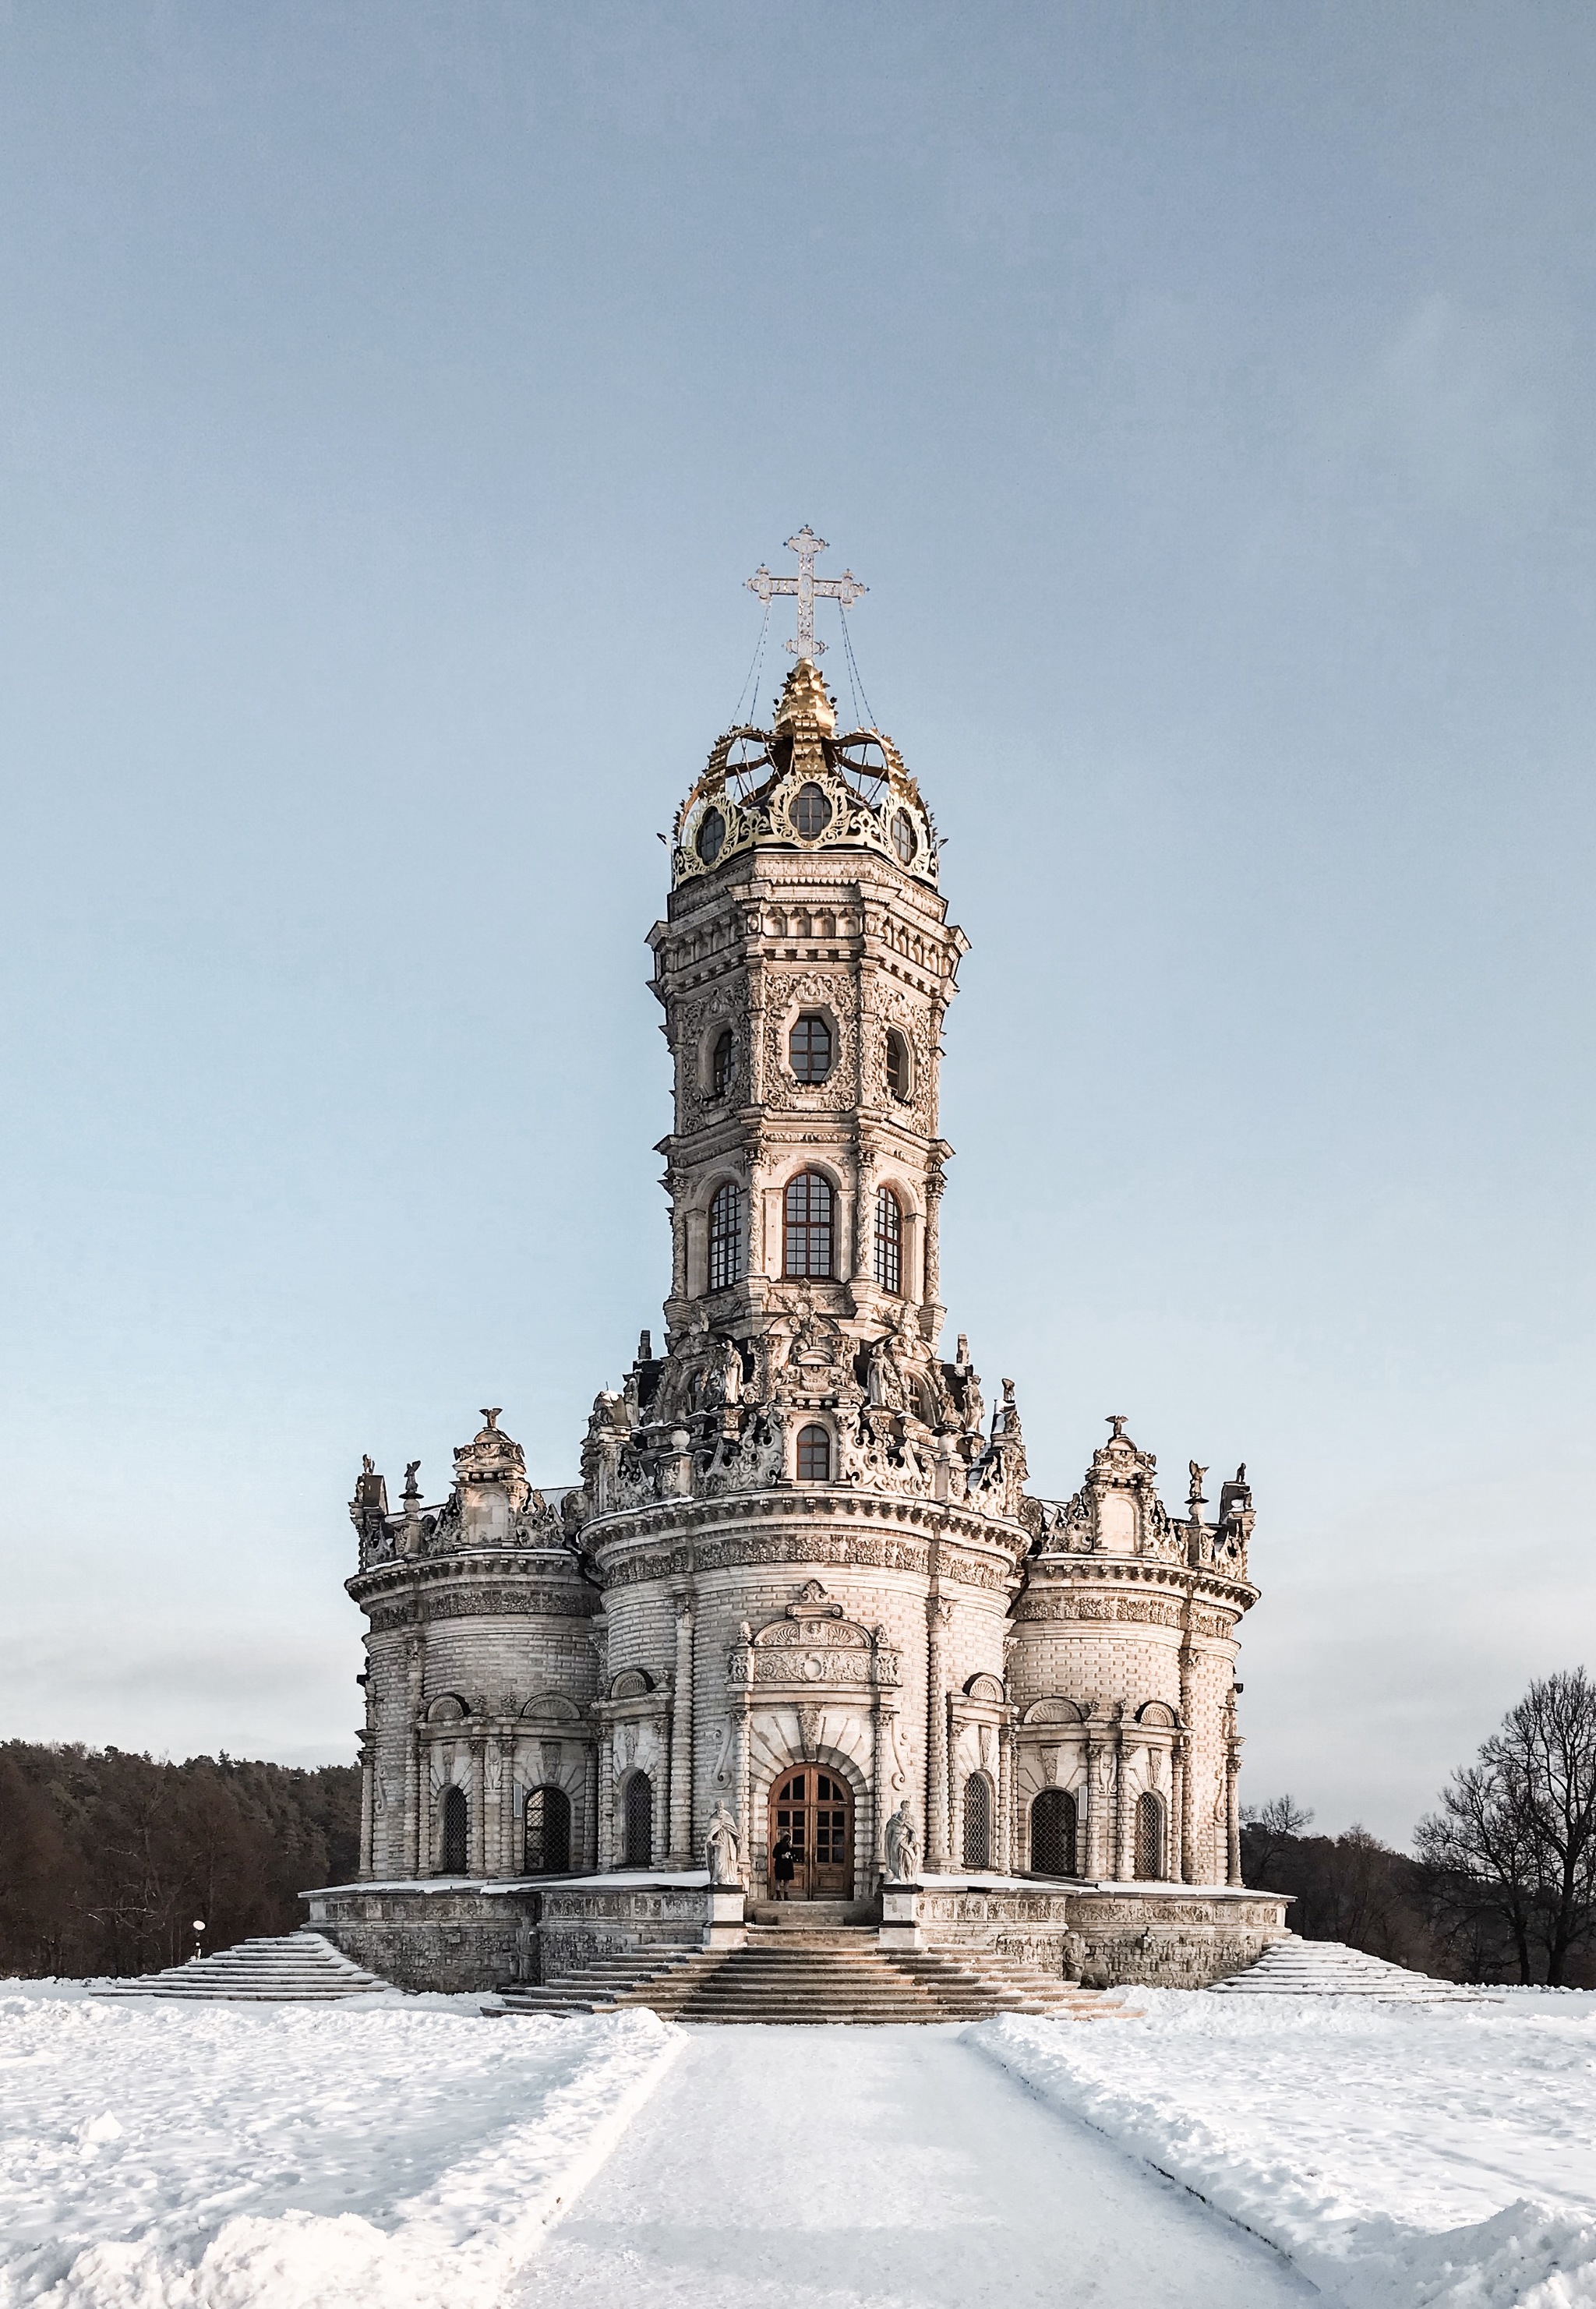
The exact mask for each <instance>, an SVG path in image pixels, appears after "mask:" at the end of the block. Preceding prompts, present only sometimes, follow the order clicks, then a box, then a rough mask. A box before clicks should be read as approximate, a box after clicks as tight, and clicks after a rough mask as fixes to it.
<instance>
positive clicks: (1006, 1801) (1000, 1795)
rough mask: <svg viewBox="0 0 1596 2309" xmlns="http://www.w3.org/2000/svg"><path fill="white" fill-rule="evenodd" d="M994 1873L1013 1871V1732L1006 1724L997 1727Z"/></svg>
mask: <svg viewBox="0 0 1596 2309" xmlns="http://www.w3.org/2000/svg"><path fill="white" fill-rule="evenodd" d="M993 1856H994V1859H995V1861H996V1866H997V1870H998V1873H999V1874H1000V1875H1004V1876H1012V1875H1013V1874H1014V1726H1013V1725H1010V1724H1000V1725H998V1727H997V1850H996V1854H995V1855H993Z"/></svg>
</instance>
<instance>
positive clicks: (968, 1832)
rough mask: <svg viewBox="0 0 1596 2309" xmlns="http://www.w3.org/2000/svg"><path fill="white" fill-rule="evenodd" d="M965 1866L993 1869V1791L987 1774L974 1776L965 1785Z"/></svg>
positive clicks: (977, 1773)
mask: <svg viewBox="0 0 1596 2309" xmlns="http://www.w3.org/2000/svg"><path fill="white" fill-rule="evenodd" d="M964 1865H965V1866H966V1868H990V1866H991V1865H992V1791H991V1789H990V1788H989V1787H988V1785H987V1779H986V1775H985V1773H983V1772H971V1775H970V1777H969V1778H968V1779H967V1780H966V1781H965V1783H964Z"/></svg>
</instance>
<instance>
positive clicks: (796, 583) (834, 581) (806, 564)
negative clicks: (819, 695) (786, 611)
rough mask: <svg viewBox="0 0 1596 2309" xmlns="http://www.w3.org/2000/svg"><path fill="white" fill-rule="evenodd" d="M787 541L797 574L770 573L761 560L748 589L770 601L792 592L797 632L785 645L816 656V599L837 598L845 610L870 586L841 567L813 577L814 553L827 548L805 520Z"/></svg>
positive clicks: (799, 653)
mask: <svg viewBox="0 0 1596 2309" xmlns="http://www.w3.org/2000/svg"><path fill="white" fill-rule="evenodd" d="M787 545H788V550H789V552H792V553H796V554H797V555H798V575H797V576H796V577H772V575H771V573H770V571H769V570H768V569H767V568H766V567H765V566H764V564H763V561H762V562H761V563H760V565H759V566H758V568H757V569H756V570H755V572H754V575H752V577H750V578H749V580H748V591H749V592H750V593H757V594H758V596H759V598H760V600H761V601H772V599H773V598H774V597H775V595H777V594H778V593H792V594H796V595H797V597H798V632H797V634H796V635H795V636H794V637H793V638H792V640H791V641H789V643H788V644H787V646H788V648H789V650H790V651H791V652H792V653H793V655H794V657H807V658H816V657H818V656H819V655H820V653H821V652H822V651H823V650H824V647H825V644H824V642H817V641H816V640H815V602H816V601H840V602H841V605H842V607H843V608H844V609H845V610H851V609H852V607H853V605H854V603H855V602H856V601H858V598H859V596H860V594H861V593H867V592H869V590H870V589H869V587H868V586H867V585H861V584H859V581H858V578H857V577H856V576H855V575H854V574H853V572H852V570H851V569H845V570H844V571H843V572H842V575H841V577H817V576H816V575H815V556H816V555H817V554H821V553H824V552H826V551H828V550H829V549H828V547H827V545H826V541H825V540H824V537H816V536H815V532H814V531H813V530H812V529H811V528H810V526H809V524H808V523H807V522H806V523H804V525H803V527H802V529H800V530H799V532H798V535H797V536H796V537H789V539H788V540H787Z"/></svg>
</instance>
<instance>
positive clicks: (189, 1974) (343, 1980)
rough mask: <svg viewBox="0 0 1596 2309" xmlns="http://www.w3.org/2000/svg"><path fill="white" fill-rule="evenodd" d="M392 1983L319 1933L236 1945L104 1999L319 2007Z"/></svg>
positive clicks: (126, 1985)
mask: <svg viewBox="0 0 1596 2309" xmlns="http://www.w3.org/2000/svg"><path fill="white" fill-rule="evenodd" d="M391 1985H392V1983H391V1982H389V1981H386V1980H379V1979H378V1978H377V1976H376V1975H375V1973H374V1972H363V1971H362V1970H361V1968H360V1967H359V1966H358V1964H355V1963H353V1962H352V1961H351V1960H350V1959H349V1958H348V1957H347V1956H344V1955H342V1954H341V1952H340V1951H339V1950H337V1949H335V1948H334V1947H333V1945H332V1941H325V1940H324V1939H323V1938H322V1935H321V1934H320V1933H282V1934H281V1935H280V1937H279V1938H277V1939H274V1940H270V1939H264V1938H262V1939H256V1940H249V1941H239V1942H238V1944H237V1947H236V1948H230V1949H222V1950H220V1951H219V1952H218V1953H217V1954H216V1955H215V1956H201V1957H194V1958H193V1959H191V1960H190V1961H189V1962H188V1963H187V1964H175V1965H173V1966H171V1967H170V1968H169V1969H168V1971H166V1972H147V1973H144V1974H143V1975H142V1976H141V1977H140V1978H138V1979H136V1980H118V1981H114V1982H112V1983H111V1984H110V1985H108V1987H106V1988H105V1989H103V1990H101V1991H100V1992H99V1993H101V1994H102V1995H105V1996H186V1997H192V1998H196V1999H199V2000H201V2001H206V2000H209V2001H216V2000H220V1999H223V1998H239V1999H243V2000H244V2001H245V2002H254V2003H258V2004H321V2003H325V2002H328V2001H329V2000H330V1999H332V1998H335V1997H341V1996H370V1995H371V1994H372V1993H374V1992H375V1991H379V1990H382V1989H385V1988H388V1987H390V1986H391Z"/></svg>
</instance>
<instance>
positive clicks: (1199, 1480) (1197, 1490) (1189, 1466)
mask: <svg viewBox="0 0 1596 2309" xmlns="http://www.w3.org/2000/svg"><path fill="white" fill-rule="evenodd" d="M1207 1473H1208V1470H1207V1468H1206V1467H1199V1466H1198V1465H1197V1463H1196V1461H1195V1459H1188V1460H1187V1461H1186V1474H1187V1476H1188V1478H1189V1480H1190V1489H1189V1491H1188V1492H1187V1494H1186V1497H1187V1499H1188V1500H1189V1501H1190V1502H1191V1504H1193V1505H1194V1506H1195V1504H1196V1502H1197V1501H1198V1500H1201V1499H1202V1497H1203V1476H1204V1475H1205V1474H1207Z"/></svg>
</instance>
